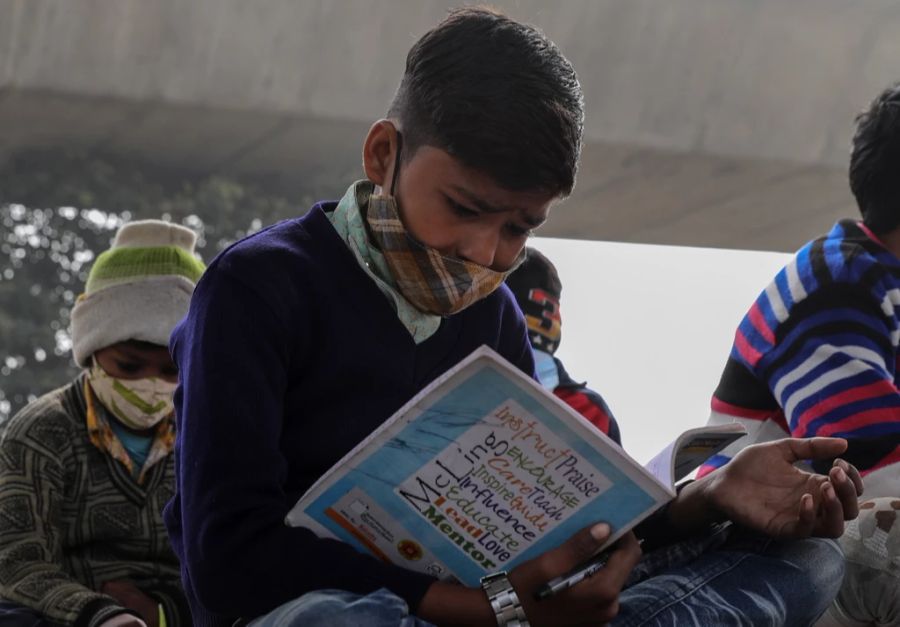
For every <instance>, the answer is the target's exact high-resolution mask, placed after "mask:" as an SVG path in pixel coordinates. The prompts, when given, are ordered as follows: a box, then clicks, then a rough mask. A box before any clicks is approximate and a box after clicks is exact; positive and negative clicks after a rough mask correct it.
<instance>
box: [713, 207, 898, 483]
mask: <svg viewBox="0 0 900 627" xmlns="http://www.w3.org/2000/svg"><path fill="white" fill-rule="evenodd" d="M898 306H900V259H897V258H896V257H895V256H894V255H892V254H891V253H890V252H888V250H887V249H885V248H884V247H883V246H882V245H881V243H880V242H879V241H878V239H877V237H876V236H875V235H874V234H872V233H871V232H870V231H868V229H866V228H865V226H863V225H861V224H857V223H856V222H854V221H852V220H842V221H841V222H838V223H837V224H836V225H835V226H834V228H833V229H832V230H831V232H830V233H829V234H828V235H826V236H825V237H821V238H819V239H817V240H814V241H812V242H810V243H809V244H807V245H806V246H805V247H804V248H802V249H801V250H800V251H799V252H798V253H797V255H796V257H795V258H794V259H793V260H792V261H791V262H790V263H789V264H788V265H787V266H786V267H785V268H784V269H783V270H781V271H780V272H779V273H778V275H777V276H776V277H775V279H774V281H772V283H771V284H770V285H769V286H768V287H767V288H766V289H765V290H764V291H763V293H762V294H760V296H759V298H758V299H757V300H756V302H755V303H754V304H753V306H752V307H751V308H750V311H749V312H748V313H747V315H746V316H745V317H744V319H743V321H742V322H741V324H740V326H739V327H738V329H737V332H736V333H735V340H734V346H733V348H732V351H731V356H730V357H729V359H728V363H727V365H726V367H725V370H724V373H723V374H722V378H721V381H720V383H719V386H718V388H717V389H716V391H715V394H714V396H713V399H712V416H711V418H710V422H711V423H723V422H731V421H732V420H738V421H740V422H742V423H744V424H745V425H746V426H747V427H748V431H749V432H750V434H749V436H748V437H747V438H743V439H742V440H741V441H739V442H738V443H736V444H735V445H733V447H732V448H730V449H729V450H727V451H725V452H724V454H722V455H718V456H716V457H714V458H713V459H711V460H710V461H709V462H708V463H707V465H706V466H705V467H704V468H703V469H702V470H701V475H702V474H705V473H708V472H710V471H711V470H712V469H713V468H716V467H718V466H721V465H723V464H724V463H726V462H727V461H728V459H730V457H731V456H732V455H733V454H734V453H736V451H737V450H738V449H739V448H740V447H742V446H746V445H747V444H750V443H753V442H759V441H765V440H771V439H776V438H779V437H786V436H787V435H788V434H791V435H793V436H794V437H803V438H805V437H813V436H836V437H843V438H847V439H848V441H849V443H850V446H849V449H848V451H847V454H846V455H844V457H845V458H847V459H848V461H850V462H852V463H854V464H855V465H856V466H857V467H859V468H860V470H861V471H862V473H863V475H864V476H865V477H866V496H870V495H871V496H888V495H893V496H897V495H900V393H898V382H900V379H898V371H897V361H898V357H900V353H898V344H900V310H898ZM823 469H824V467H822V468H819V470H823Z"/></svg>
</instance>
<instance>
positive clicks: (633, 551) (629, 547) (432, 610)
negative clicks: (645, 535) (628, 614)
mask: <svg viewBox="0 0 900 627" xmlns="http://www.w3.org/2000/svg"><path fill="white" fill-rule="evenodd" d="M609 532H610V530H609V526H608V525H605V524H598V525H594V526H593V527H588V528H586V529H582V530H581V531H579V532H578V533H576V534H575V535H573V536H572V537H571V538H569V539H568V540H567V541H566V542H565V543H564V544H563V545H561V546H559V547H557V548H555V549H553V550H551V551H547V552H546V553H543V554H542V555H539V556H538V557H536V558H535V559H533V560H531V561H529V562H525V563H524V564H521V565H519V566H517V567H516V568H514V569H513V570H512V571H511V572H510V573H509V580H510V583H512V585H513V588H514V589H515V591H516V594H517V595H518V597H519V602H520V603H521V604H522V607H523V608H524V609H525V615H526V617H527V618H528V622H529V623H530V624H531V625H533V626H535V627H539V626H540V625H597V624H603V623H606V622H609V621H610V620H612V619H613V618H614V617H615V616H616V614H617V613H618V611H619V592H620V591H621V589H622V586H623V585H624V583H625V580H626V579H627V578H628V575H629V574H630V573H631V570H632V569H633V568H634V565H635V564H636V563H637V561H638V560H639V559H640V556H641V549H640V546H639V545H638V542H637V539H636V538H635V537H634V534H631V533H629V534H627V535H625V536H623V537H622V538H621V539H620V540H619V542H618V544H617V548H616V549H615V550H614V551H613V552H612V553H611V554H610V557H609V561H608V562H607V564H606V566H605V567H604V568H603V570H601V571H600V572H599V573H597V574H596V575H594V576H593V577H591V578H590V579H586V580H584V581H582V582H580V583H578V584H576V585H575V586H573V587H571V588H569V589H568V590H565V591H563V592H561V593H559V594H558V595H557V596H554V597H551V598H549V599H545V600H543V601H535V600H534V594H535V592H536V591H537V590H538V589H539V588H540V587H541V586H542V585H544V584H545V583H547V582H548V581H550V580H551V579H553V578H554V577H558V576H560V575H564V574H565V573H567V572H569V571H570V570H572V569H574V568H575V567H577V566H578V565H580V564H582V563H583V562H585V561H587V560H588V559H589V558H590V557H592V556H593V555H594V554H596V552H597V550H598V549H599V548H600V547H601V546H602V545H603V543H604V542H605V541H606V539H607V538H608V537H609ZM417 615H418V616H419V617H421V618H423V619H425V620H427V621H429V622H432V623H436V624H440V625H454V624H456V625H464V624H465V625H486V626H494V625H496V624H497V622H496V620H495V618H494V612H493V610H492V609H491V606H490V603H489V602H488V599H487V596H486V595H485V593H484V591H483V590H481V589H476V588H463V587H461V586H455V585H452V584H445V583H436V584H433V585H432V586H431V587H430V588H429V589H428V592H427V593H426V594H425V597H424V598H423V599H422V602H421V603H420V604H419V608H418V612H417Z"/></svg>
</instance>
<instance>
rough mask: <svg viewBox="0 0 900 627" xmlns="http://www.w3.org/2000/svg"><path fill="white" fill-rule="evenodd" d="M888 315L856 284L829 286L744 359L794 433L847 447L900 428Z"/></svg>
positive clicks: (801, 305)
mask: <svg viewBox="0 0 900 627" xmlns="http://www.w3.org/2000/svg"><path fill="white" fill-rule="evenodd" d="M886 314H887V312H886V311H885V309H884V308H883V305H882V303H881V302H879V301H878V299H877V298H876V297H875V296H874V295H873V294H871V293H869V292H868V291H866V290H865V289H863V288H862V286H858V285H846V284H835V285H831V286H827V287H826V288H823V289H822V290H820V291H818V292H816V293H815V294H812V295H810V296H809V297H808V298H807V299H806V300H805V301H803V302H801V303H799V304H798V305H796V306H795V307H794V309H793V310H792V311H791V314H790V316H789V317H788V319H787V320H786V321H785V322H784V323H783V324H782V325H781V326H780V328H779V331H778V335H777V336H776V337H775V342H774V346H773V347H772V349H771V350H770V351H769V352H768V353H767V355H766V357H765V358H764V359H761V360H760V361H759V362H758V363H756V364H752V363H751V364H749V365H750V367H751V368H753V371H754V373H755V374H756V375H757V377H758V378H759V379H760V380H761V381H763V382H764V383H765V384H766V386H767V387H768V389H769V390H770V391H771V393H772V395H773V397H774V398H775V399H776V400H777V402H778V404H779V406H780V407H781V408H782V410H783V411H784V416H785V419H786V422H787V425H788V427H789V429H790V433H791V435H792V436H794V437H800V438H808V437H814V436H838V437H846V438H849V439H850V440H851V446H853V445H854V442H853V441H854V439H857V438H859V439H860V440H861V439H862V438H865V439H872V438H873V436H879V435H887V434H896V433H897V432H898V431H900V429H898V425H900V393H898V389H897V386H896V384H895V383H894V371H895V368H896V364H895V351H894V348H893V342H892V339H891V338H892V336H893V335H894V334H896V333H897V332H898V331H897V329H896V328H894V326H895V324H894V319H893V316H889V315H886ZM876 439H877V438H876ZM863 457H865V455H863ZM870 463H871V462H870Z"/></svg>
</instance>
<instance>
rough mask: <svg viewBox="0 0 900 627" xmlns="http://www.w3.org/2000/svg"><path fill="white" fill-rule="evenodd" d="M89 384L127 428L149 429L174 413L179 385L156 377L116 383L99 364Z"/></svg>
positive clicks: (90, 371)
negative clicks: (176, 390) (175, 396)
mask: <svg viewBox="0 0 900 627" xmlns="http://www.w3.org/2000/svg"><path fill="white" fill-rule="evenodd" d="M88 381H89V382H90V384H91V389H93V390H94V394H96V395H97V398H98V399H99V400H100V402H101V403H103V406H104V407H106V408H107V409H108V410H109V411H110V412H111V413H112V414H113V415H114V416H115V417H116V418H118V419H119V420H120V421H121V422H122V424H124V425H125V426H126V427H131V428H132V429H139V430H141V429H149V428H150V427H153V426H156V425H157V424H158V423H159V421H160V420H162V419H163V418H165V417H166V416H168V415H169V414H171V413H172V411H173V410H174V402H173V397H174V395H175V388H176V387H177V385H178V384H177V383H169V382H168V381H163V380H162V379H158V378H156V377H153V378H149V379H131V380H126V379H117V378H116V377H111V376H110V375H108V374H107V373H106V371H105V370H104V369H103V368H101V367H100V364H98V363H97V361H96V360H94V363H93V364H92V365H91V369H90V370H89V371H88Z"/></svg>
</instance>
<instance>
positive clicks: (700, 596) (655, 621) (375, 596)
mask: <svg viewBox="0 0 900 627" xmlns="http://www.w3.org/2000/svg"><path fill="white" fill-rule="evenodd" d="M843 574H844V558H843V555H842V554H841V552H840V549H839V548H838V545H837V543H836V542H834V541H832V540H823V539H817V538H813V539H807V540H797V541H792V542H778V541H775V540H771V539H769V538H764V537H761V536H759V535H757V534H754V533H751V532H748V531H744V530H741V529H735V528H722V529H719V530H718V531H717V532H716V533H715V534H713V535H711V536H707V537H704V538H702V539H694V540H689V541H686V542H683V543H678V544H674V545H671V546H669V547H665V548H662V549H659V550H657V551H654V552H652V553H649V554H647V555H645V556H644V557H643V558H642V560H641V562H640V563H639V564H638V567H637V568H635V572H634V573H633V575H632V578H631V579H630V580H629V583H628V584H627V587H626V589H624V590H623V591H622V593H621V595H620V596H619V604H620V610H619V615H618V616H617V617H616V618H615V620H613V621H612V623H610V625H611V627H634V626H637V625H642V626H648V627H649V626H662V625H665V626H672V625H677V626H678V627H682V626H690V625H695V626H712V625H714V626H716V627H726V626H732V625H733V626H736V627H737V626H741V627H743V626H747V627H765V626H767V625H772V626H775V625H797V626H808V625H812V624H813V623H814V622H815V621H816V619H817V618H818V617H819V616H820V615H821V614H822V613H823V612H824V611H825V609H826V608H827V607H828V605H829V603H831V601H832V599H833V598H834V597H835V595H836V594H837V592H838V589H839V588H840V585H841V579H842V577H843ZM301 625H303V626H319V625H322V626H325V625H330V626H335V627H340V626H343V625H347V626H350V625H367V626H378V627H382V626H383V627H388V626H390V627H396V626H402V627H427V626H428V625H430V623H427V622H425V621H423V620H421V619H418V618H416V617H415V616H412V615H410V613H409V609H408V608H407V606H406V603H405V602H404V601H403V600H402V599H401V598H400V597H398V596H396V595H395V594H393V593H391V592H390V591H388V590H386V589H383V588H382V589H381V590H378V591H376V592H373V593H371V594H368V595H357V594H351V593H348V592H344V591H340V590H321V591H317V592H311V593H309V594H305V595H303V596H302V597H300V598H299V599H296V600H294V601H290V602H288V603H285V604H284V605H282V606H281V607H279V608H277V609H275V610H273V611H272V612H270V613H269V614H266V615H265V616H262V617H260V618H257V619H256V620H254V621H252V622H251V623H250V627H275V626H278V627H285V626H290V627H300V626H301Z"/></svg>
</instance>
